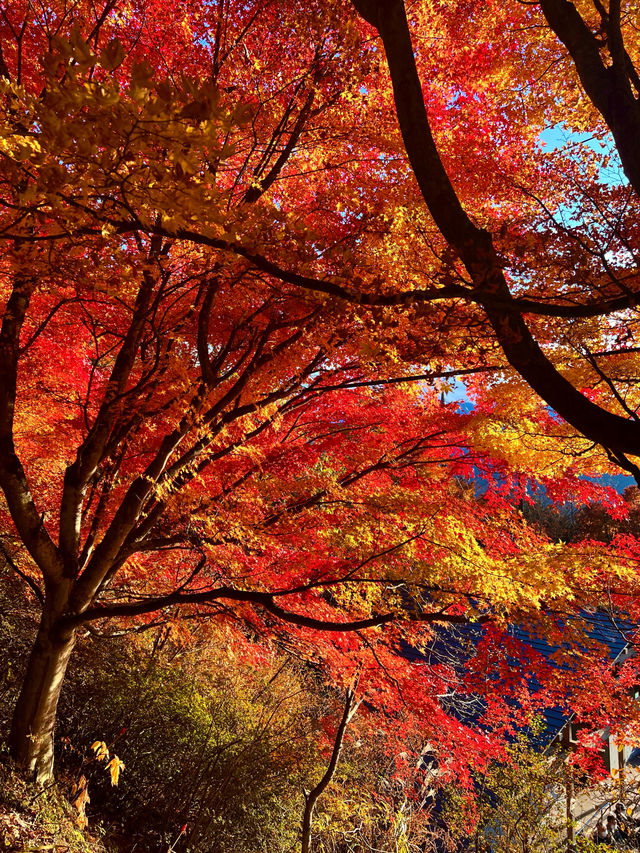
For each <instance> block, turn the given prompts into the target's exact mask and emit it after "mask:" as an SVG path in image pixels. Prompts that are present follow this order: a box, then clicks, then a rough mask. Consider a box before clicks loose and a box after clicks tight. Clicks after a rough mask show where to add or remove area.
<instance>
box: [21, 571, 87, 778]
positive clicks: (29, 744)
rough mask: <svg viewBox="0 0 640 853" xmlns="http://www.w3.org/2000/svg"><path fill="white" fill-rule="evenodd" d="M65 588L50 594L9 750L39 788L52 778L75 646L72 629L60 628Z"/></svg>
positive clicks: (25, 678) (65, 598)
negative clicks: (59, 718)
mask: <svg viewBox="0 0 640 853" xmlns="http://www.w3.org/2000/svg"><path fill="white" fill-rule="evenodd" d="M67 597H68V587H67V585H66V584H63V585H60V586H59V587H57V588H56V589H54V590H48V591H47V596H46V599H45V605H44V608H43V612H42V619H41V621H40V627H39V629H38V635H37V637H36V641H35V644H34V646H33V649H32V651H31V655H30V657H29V663H28V664H27V671H26V673H25V676H24V681H23V683H22V690H21V691H20V696H19V697H18V702H17V704H16V708H15V711H14V714H13V720H12V723H11V734H10V737H9V747H10V750H11V754H12V756H13V758H14V759H15V760H16V762H17V763H18V765H19V767H21V768H22V769H23V770H24V771H25V772H26V773H28V774H29V775H30V776H31V777H32V778H33V779H34V780H35V781H36V782H37V783H38V784H44V783H45V782H47V781H48V780H49V779H51V778H52V776H53V731H54V727H55V722H56V709H57V707H58V699H59V698H60V691H61V689H62V684H63V681H64V676H65V672H66V669H67V665H68V663H69V658H70V657H71V652H72V651H73V647H74V645H75V632H74V631H73V629H70V628H64V627H61V626H60V616H61V614H62V613H63V612H64V609H65V605H66V600H67Z"/></svg>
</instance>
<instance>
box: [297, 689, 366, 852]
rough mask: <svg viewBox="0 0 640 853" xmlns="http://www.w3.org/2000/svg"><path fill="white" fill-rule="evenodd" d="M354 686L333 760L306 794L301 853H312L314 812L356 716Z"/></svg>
mask: <svg viewBox="0 0 640 853" xmlns="http://www.w3.org/2000/svg"><path fill="white" fill-rule="evenodd" d="M357 683H358V682H357V680H356V685H354V687H353V688H350V689H349V690H347V694H346V697H345V704H344V711H343V712H342V719H341V720H340V725H339V726H338V731H337V732H336V737H335V740H334V742H333V751H332V753H331V759H330V760H329V765H328V767H327V769H326V770H325V773H324V776H323V777H322V779H321V780H320V781H319V782H318V784H317V785H316V786H315V788H313V789H312V790H311V791H309V792H306V791H305V794H304V813H303V815H302V842H301V846H300V849H301V853H310V851H311V828H312V826H313V810H314V808H315V806H316V803H317V801H318V798H319V797H320V795H321V794H323V793H324V791H325V790H326V788H327V787H328V785H329V784H330V782H331V780H332V779H333V777H334V775H335V772H336V768H337V766H338V761H339V760H340V753H341V752H342V744H343V742H344V735H345V732H346V731H347V726H348V725H349V722H350V720H351V718H352V717H353V715H354V714H355V712H356V710H357V708H358V704H359V703H358V704H356V701H355V691H356V686H357Z"/></svg>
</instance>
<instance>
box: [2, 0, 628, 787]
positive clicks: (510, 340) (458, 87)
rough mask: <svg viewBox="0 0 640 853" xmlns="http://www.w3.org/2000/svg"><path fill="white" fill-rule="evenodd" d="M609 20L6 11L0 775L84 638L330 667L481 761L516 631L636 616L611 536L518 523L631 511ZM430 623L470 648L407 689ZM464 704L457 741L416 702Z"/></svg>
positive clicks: (32, 731) (618, 97)
mask: <svg viewBox="0 0 640 853" xmlns="http://www.w3.org/2000/svg"><path fill="white" fill-rule="evenodd" d="M407 15H408V17H407ZM636 18H637V15H636V13H635V11H634V10H633V9H631V8H630V9H628V10H625V9H622V8H621V6H620V4H616V3H615V2H613V0H612V2H611V4H610V7H609V8H608V9H607V8H605V7H604V6H602V5H601V4H600V3H599V2H594V3H593V4H592V3H590V2H587V0H584V2H582V3H578V4H577V5H573V4H571V3H569V2H567V0H542V2H541V3H522V2H517V0H513V2H507V3H494V2H486V0H477V2H474V0H457V2H454V3H446V4H445V3H438V2H425V3H423V4H416V5H414V6H411V7H410V8H408V10H405V6H404V4H403V2H402V0H386V2H382V0H378V2H376V0H356V1H355V3H354V6H351V5H348V4H334V3H331V2H312V3H306V4H298V3H296V2H287V3H278V4H275V3H273V2H270V0H255V2H254V1H253V0H252V2H248V3H243V4H238V5H234V4H230V3H225V2H223V0H221V1H220V2H219V3H212V4H205V5H203V4H201V3H193V2H190V0H185V1H184V2H180V3H175V4H172V7H171V9H169V8H168V6H167V4H166V3H164V2H158V0H137V2H135V3H131V2H126V3H125V2H119V0H107V2H106V3H105V4H104V5H103V6H102V7H100V8H98V7H95V6H94V5H93V4H89V3H84V2H76V3H68V2H65V0H60V2H51V3H46V4H43V5H41V6H38V7H36V6H35V5H34V4H33V3H31V2H22V0H18V2H15V3H13V4H11V7H10V8H9V9H5V10H3V11H2V17H1V18H0V37H1V40H0V43H1V44H2V52H1V53H0V75H1V79H0V89H1V92H2V104H3V112H2V119H1V125H0V153H1V154H2V161H1V162H2V169H1V172H0V180H1V192H2V195H1V199H2V208H1V210H0V240H1V241H2V246H3V251H2V259H1V260H0V264H1V267H0V286H1V287H2V294H3V297H2V298H3V303H4V314H3V322H2V327H1V330H0V441H1V443H2V448H3V454H2V456H1V457H0V488H1V489H2V493H3V496H4V503H3V504H2V506H1V507H0V512H1V513H2V516H1V522H2V535H3V540H2V541H3V550H4V557H5V559H6V560H7V562H8V563H9V565H11V566H12V568H13V569H14V571H15V572H16V573H17V574H18V575H19V576H20V577H21V578H22V579H23V580H24V582H25V583H26V584H27V585H28V586H29V588H30V590H31V592H32V593H33V595H34V596H35V597H36V599H37V600H38V601H39V602H40V603H41V605H42V621H41V625H40V629H39V632H38V636H37V638H36V641H35V645H34V649H33V652H32V654H31V658H30V661H29V664H28V667H27V672H26V675H25V680H24V686H23V689H22V693H21V695H20V699H19V700H18V705H17V708H16V713H15V716H14V724H13V730H12V734H11V747H12V751H13V754H14V755H15V757H16V758H17V759H18V760H19V762H20V763H21V764H22V765H23V766H24V767H25V768H26V769H28V770H29V771H32V772H34V773H35V774H36V775H37V776H38V778H39V779H40V780H43V779H46V778H48V776H49V775H50V774H51V772H52V770H51V768H52V756H53V751H52V750H53V745H52V732H53V727H54V722H55V715H56V707H57V701H58V696H59V691H60V686H61V683H62V679H63V678H64V672H65V669H66V665H67V662H68V660H69V657H70V656H71V654H72V651H73V647H74V643H75V641H76V636H77V632H78V630H79V629H83V628H84V627H85V626H91V627H95V626H96V625H98V626H101V627H104V626H106V625H108V624H110V620H113V619H119V620H121V624H123V625H124V626H125V627H126V626H129V627H131V626H138V627H149V626H153V625H157V624H159V623H160V622H162V621H163V620H166V619H168V618H178V617H182V618H190V619H192V618H193V619H201V618H202V619H204V618H208V619H216V620H218V622H220V623H221V624H223V625H224V626H225V629H226V630H228V631H229V636H230V640H229V642H231V643H233V642H237V641H239V640H238V639H236V640H234V639H233V638H234V637H236V638H240V637H242V638H245V639H246V638H247V637H252V638H253V639H255V640H256V641H259V642H264V643H265V644H280V645H285V646H286V647H287V648H289V649H292V650H295V652H296V654H299V655H301V656H303V657H305V658H306V659H311V660H314V661H315V662H316V663H317V664H318V665H321V666H322V667H323V668H324V671H325V672H326V673H327V677H328V678H329V679H330V681H331V682H332V683H334V684H336V685H341V686H343V687H349V686H350V685H352V683H353V680H354V679H355V678H356V676H357V675H358V674H359V679H360V680H359V685H360V689H361V690H364V691H365V692H366V696H367V702H366V705H365V707H367V709H368V711H367V713H369V712H370V713H372V714H373V713H377V714H378V715H379V716H378V720H385V723H384V725H385V726H386V728H387V729H389V730H392V729H393V727H394V726H396V728H395V730H394V735H395V736H397V737H401V736H408V734H409V732H412V733H417V732H420V733H421V734H422V736H423V737H424V739H425V740H427V739H430V740H433V742H437V743H439V744H441V745H442V747H443V750H444V752H445V753H446V752H447V751H448V752H449V753H451V754H458V753H459V754H464V755H465V756H467V757H468V756H470V755H473V754H478V755H480V756H481V757H482V756H484V758H486V757H490V756H491V755H492V754H495V750H497V749H499V739H498V738H497V735H498V734H500V733H504V731H505V729H508V728H509V726H512V725H513V720H514V717H517V716H518V715H519V714H525V713H529V712H530V711H531V708H532V705H533V703H534V701H537V702H542V701H544V700H545V698H548V696H549V695H551V694H547V693H545V692H544V690H539V689H537V688H538V687H539V686H540V685H539V684H538V685H537V687H536V691H537V694H538V696H537V699H534V698H532V697H531V696H530V695H529V694H530V693H531V692H532V691H531V689H530V688H531V685H530V682H529V681H528V680H527V673H526V667H527V665H529V664H530V663H531V660H532V658H531V655H530V653H529V652H528V651H527V650H526V649H522V648H520V647H518V644H516V643H514V642H512V641H510V640H509V636H508V633H507V629H508V625H509V624H510V623H513V622H518V623H520V624H531V625H533V624H537V625H539V626H540V625H541V626H544V630H545V631H546V632H547V633H548V634H549V636H551V637H559V636H561V635H562V636H563V637H565V639H566V638H567V637H570V636H571V635H572V632H573V636H574V639H575V642H576V644H577V645H574V648H573V652H572V651H571V650H569V651H568V652H567V653H568V654H571V653H573V655H574V657H573V660H574V661H577V660H578V658H584V649H585V645H586V646H588V645H590V643H589V642H588V641H586V640H585V636H584V631H583V630H582V629H581V628H580V620H579V619H576V620H575V622H574V623H572V624H573V625H574V628H571V627H569V623H568V622H567V615H568V614H569V615H571V614H580V613H581V612H584V611H585V610H587V611H588V610H589V609H593V608H595V607H596V606H598V605H600V604H602V603H603V602H606V603H608V604H609V605H610V607H611V608H612V609H616V608H619V607H623V608H624V610H625V612H626V613H627V614H629V613H631V615H633V609H634V601H635V595H636V593H637V579H636V563H637V554H638V547H637V541H636V538H635V534H634V532H633V530H632V531H631V532H628V531H623V530H622V529H621V531H620V533H619V534H618V535H616V536H615V537H614V538H613V539H612V538H611V537H607V541H606V543H605V542H601V543H597V542H595V541H590V542H588V543H585V542H579V543H573V544H570V545H566V544H563V543H562V542H554V541H552V539H551V538H550V537H548V536H547V534H546V533H545V531H544V530H543V529H542V528H541V527H540V526H537V525H535V524H532V523H529V522H528V521H527V520H526V518H525V516H524V515H523V513H522V511H521V509H522V503H523V502H527V501H530V500H531V496H532V494H533V493H534V491H535V489H539V488H540V487H542V488H544V489H545V490H546V494H547V495H549V496H550V498H551V499H553V500H555V501H559V502H562V501H566V500H571V501H583V502H586V501H596V500H599V501H601V502H603V503H604V504H606V506H607V511H608V512H609V513H610V514H612V515H613V516H614V517H615V516H617V517H622V516H625V515H627V514H628V509H629V506H628V502H625V500H623V499H622V498H621V497H620V496H619V495H617V494H616V493H615V492H614V490H613V489H611V488H607V487H605V486H603V485H602V483H601V482H600V481H599V479H598V478H599V477H600V475H601V474H603V473H613V472H619V471H620V469H622V470H624V471H625V472H628V473H630V474H632V475H633V476H634V477H636V481H637V482H639V483H640V471H639V470H638V468H637V463H636V461H634V457H635V456H636V454H637V455H640V428H639V426H638V416H637V413H636V409H637V406H638V401H637V399H636V397H637V377H636V372H635V365H636V361H637V349H638V348H637V345H636V341H635V338H636V311H635V302H636V295H635V294H636V276H637V261H636V253H637V245H636V244H637V238H636V229H637V220H638V197H637V191H638V189H639V187H638V181H639V180H640V167H639V166H638V163H637V158H638V150H637V145H636V143H635V139H636V138H637V135H638V134H637V133H636V131H637V128H636V124H637V123H638V122H639V121H640V112H639V110H640V107H639V106H638V101H637V94H638V90H637V86H638V76H637V72H636V71H635V67H636V65H635V64H634V63H636V64H637V56H636V55H635V53H634V50H636V47H635V39H634V33H635V28H636V26H637V20H636ZM550 130H551V131H552V132H553V134H552V136H551V137H550V136H549V131H550ZM562 134H564V136H565V142H564V143H558V137H559V136H561V135H562ZM462 380H463V381H464V384H463V385H461V381H462ZM452 383H453V384H454V387H456V388H457V389H458V392H459V393H458V394H457V397H456V396H452V394H451V388H452ZM461 388H464V395H465V397H466V400H467V401H468V403H467V404H461V399H460V398H461V396H462V392H461ZM587 477H589V478H591V479H586V478H587ZM451 625H471V626H475V627H476V628H477V629H478V631H479V634H478V636H479V637H481V639H478V640H477V641H476V642H475V648H474V650H473V651H472V652H471V653H469V655H468V659H467V660H466V661H465V667H464V672H461V671H460V667H459V666H456V662H455V661H451V660H448V661H447V660H444V661H442V662H441V663H433V662H432V663H430V664H427V663H426V662H425V659H423V660H422V662H421V663H420V662H419V663H418V664H417V665H416V663H415V660H416V655H415V654H411V655H410V654H408V653H407V649H408V648H413V649H414V650H417V652H418V653H419V654H422V653H424V650H425V649H426V648H428V647H429V645H430V644H433V643H434V641H435V640H434V638H436V637H437V632H438V630H441V629H442V626H451ZM540 630H542V628H540ZM576 649H578V650H579V654H576ZM518 658H521V659H522V663H523V666H522V667H521V668H520V669H518V667H517V666H516V664H515V661H516V660H517V659H518ZM412 660H413V661H414V663H412ZM535 665H536V667H537V669H538V672H539V675H540V677H541V678H542V675H543V671H544V667H543V665H542V662H540V661H537V662H535ZM591 666H596V667H597V671H598V673H600V676H601V677H602V679H604V680H603V681H602V685H603V687H602V690H603V694H605V693H607V689H608V688H607V685H610V680H608V678H609V677H608V676H606V677H605V676H604V675H603V673H605V672H607V671H608V670H607V665H606V664H604V663H603V662H602V652H600V658H599V660H598V661H597V663H596V664H594V663H593V661H592V660H590V659H587V661H586V663H584V666H583V667H582V669H580V670H577V669H576V668H575V667H574V666H567V667H565V668H564V669H563V670H562V673H563V675H562V678H561V679H558V676H557V673H556V675H555V676H553V677H550V682H549V686H548V690H550V691H552V692H553V691H556V693H557V695H560V696H563V697H564V700H563V701H568V700H567V698H566V697H567V696H570V695H571V696H573V692H574V691H577V690H578V687H579V685H580V683H584V678H585V667H586V668H587V669H588V668H589V667H591ZM629 666H631V665H629ZM416 671H418V672H419V677H416ZM554 679H555V681H554ZM626 679H627V680H626V681H625V680H624V678H623V680H622V681H621V682H620V683H625V684H626V683H630V681H631V680H632V674H631V670H630V669H629V674H628V675H627V676H626ZM558 681H560V683H558ZM452 684H454V685H455V687H453V688H452V686H451V685H452ZM471 690H473V691H474V692H476V693H478V694H483V695H486V696H488V697H490V698H489V699H487V704H486V707H485V711H484V712H483V715H482V716H483V725H484V726H485V729H484V732H485V733H483V734H482V735H479V734H478V729H477V728H476V727H475V725H474V726H471V725H466V723H465V722H464V721H461V720H460V719H459V716H457V715H456V713H455V712H454V711H453V710H452V708H451V706H450V705H448V704H447V702H446V701H444V700H443V697H446V696H448V695H450V694H451V692H452V691H453V693H460V694H465V693H468V692H469V691H471ZM614 692H615V691H614ZM622 692H623V691H621V690H620V691H618V693H619V694H620V695H619V696H618V694H616V696H617V698H619V699H620V703H621V706H625V708H626V709H627V710H628V711H629V712H630V713H632V711H631V709H630V708H629V703H626V702H625V700H624V697H623V696H622ZM556 693H554V694H553V695H556ZM609 693H611V691H609ZM603 694H600V693H598V692H597V691H596V692H595V693H593V694H592V695H591V700H592V704H593V705H594V707H595V705H596V704H597V702H596V701H595V700H596V699H599V698H602V695H603ZM514 695H516V696H517V697H518V702H517V703H514V701H513V697H514ZM607 695H608V694H607ZM588 705H589V702H585V703H584V708H585V714H587V710H588V709H587V706H588ZM390 720H393V721H394V722H393V725H390V722H389V721H390ZM378 724H379V723H377V724H376V725H378ZM487 731H490V732H495V733H496V739H495V740H491V738H490V737H489V735H487V734H486V732H487ZM454 744H457V747H454ZM461 744H463V745H466V746H467V747H468V748H464V749H463V748H461V747H460V745H461Z"/></svg>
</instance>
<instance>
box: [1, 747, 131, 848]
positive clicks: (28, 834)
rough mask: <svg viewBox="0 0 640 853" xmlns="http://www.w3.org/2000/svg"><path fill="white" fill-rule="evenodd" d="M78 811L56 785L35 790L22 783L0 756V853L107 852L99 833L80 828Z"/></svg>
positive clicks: (5, 759)
mask: <svg viewBox="0 0 640 853" xmlns="http://www.w3.org/2000/svg"><path fill="white" fill-rule="evenodd" d="M76 820H77V812H75V810H74V809H73V807H72V805H71V804H70V803H69V801H68V800H67V798H66V797H65V796H64V794H63V793H62V792H61V790H60V788H59V786H58V784H54V785H51V786H50V787H45V788H37V787H36V786H35V785H30V784H28V783H27V782H25V781H24V779H22V778H21V777H20V776H19V775H18V774H17V773H16V772H15V771H14V770H13V769H12V767H11V765H10V762H9V760H8V759H7V758H6V755H2V756H1V757H0V851H1V853H14V851H15V853H18V851H20V853H30V851H33V853H35V851H42V853H44V851H47V853H109V851H114V850H116V849H117V848H116V847H114V846H112V845H111V844H109V845H108V846H105V843H104V841H103V840H102V839H101V838H100V837H99V834H98V832H99V830H96V829H95V827H94V828H92V829H89V830H87V829H84V830H82V829H80V828H79V827H78V825H77V823H76Z"/></svg>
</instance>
